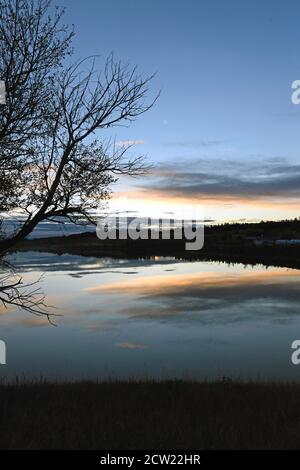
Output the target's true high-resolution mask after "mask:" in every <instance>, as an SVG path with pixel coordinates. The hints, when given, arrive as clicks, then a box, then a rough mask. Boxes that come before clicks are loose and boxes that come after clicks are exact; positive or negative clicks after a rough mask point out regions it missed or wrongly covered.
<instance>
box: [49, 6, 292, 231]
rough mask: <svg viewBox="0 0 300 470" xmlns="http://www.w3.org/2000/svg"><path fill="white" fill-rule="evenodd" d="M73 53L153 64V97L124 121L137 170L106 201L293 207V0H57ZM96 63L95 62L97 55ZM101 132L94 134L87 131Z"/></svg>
mask: <svg viewBox="0 0 300 470" xmlns="http://www.w3.org/2000/svg"><path fill="white" fill-rule="evenodd" d="M54 3H55V4H57V5H63V6H65V7H66V13H65V22H66V23H72V24H74V26H75V31H76V37H75V39H74V58H77V57H85V56H89V55H92V54H99V55H100V64H101V61H102V59H103V61H104V59H105V57H106V56H107V55H108V54H109V53H110V52H112V51H113V52H114V54H115V57H116V58H118V59H121V60H122V61H123V62H129V63H130V64H132V65H137V66H138V70H139V71H140V73H141V74H142V75H144V76H147V75H150V74H152V73H153V72H156V76H155V78H154V79H153V81H152V85H151V92H150V96H149V99H151V97H153V96H154V95H155V94H156V93H157V92H158V91H160V90H161V95H160V97H159V99H158V101H157V102H156V104H155V106H154V107H153V108H152V109H151V110H150V111H148V112H147V113H146V114H144V115H142V116H140V117H139V119H138V120H137V121H136V122H134V123H133V124H132V125H131V126H130V127H126V128H114V129H111V130H110V132H111V136H112V138H115V139H116V140H117V142H128V141H130V142H136V145H135V147H134V149H133V150H132V152H133V154H134V155H139V154H143V155H146V157H147V159H148V162H149V163H150V164H151V165H152V171H151V172H150V173H149V174H148V175H147V176H141V177H139V178H133V179H123V180H121V181H120V182H119V183H117V184H116V185H114V187H113V188H112V189H113V197H112V200H111V203H110V206H111V208H112V210H116V209H118V210H130V211H131V210H132V211H138V212H139V213H140V214H142V215H144V216H146V215H149V216H155V215H156V216H158V215H161V214H163V213H166V212H172V213H174V214H176V216H180V215H181V214H182V212H183V211H184V210H185V208H186V207H192V206H197V205H203V206H204V213H205V218H206V219H209V220H214V221H217V222H224V221H231V220H261V219H265V220H266V219H272V220H276V219H283V218H291V217H298V216H300V203H299V201H300V199H299V196H300V158H299V147H300V145H299V135H300V134H299V131H300V105H295V104H293V103H292V101H291V95H292V92H293V90H292V88H291V85H292V82H293V81H294V80H297V79H300V48H299V37H300V24H299V20H298V19H299V15H300V3H299V2H297V1H296V0H287V1H285V2H282V1H277V0H272V1H271V0H264V1H262V0H260V1H258V0H251V1H249V0H244V1H243V2H241V1H237V0H227V1H224V0H185V1H171V0H164V1H161V0H160V1H159V0H151V1H150V0H139V1H138V0H110V1H109V2H107V1H103V0H85V1H84V2H83V1H79V0H75V1H74V0H57V1H56V2H54ZM102 63H103V62H102ZM98 137H99V138H101V137H102V136H101V134H100V133H99V134H98Z"/></svg>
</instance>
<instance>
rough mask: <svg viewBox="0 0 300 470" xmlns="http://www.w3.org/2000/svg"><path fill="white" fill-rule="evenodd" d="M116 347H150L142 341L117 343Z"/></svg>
mask: <svg viewBox="0 0 300 470" xmlns="http://www.w3.org/2000/svg"><path fill="white" fill-rule="evenodd" d="M115 346H116V348H121V349H148V346H146V344H140V343H126V342H124V343H117V344H115Z"/></svg>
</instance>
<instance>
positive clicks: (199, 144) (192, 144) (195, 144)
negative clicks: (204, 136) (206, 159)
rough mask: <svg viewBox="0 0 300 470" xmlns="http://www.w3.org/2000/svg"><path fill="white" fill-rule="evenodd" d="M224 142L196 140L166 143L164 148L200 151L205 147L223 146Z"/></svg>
mask: <svg viewBox="0 0 300 470" xmlns="http://www.w3.org/2000/svg"><path fill="white" fill-rule="evenodd" d="M223 143H224V141H223V140H198V141H197V140H196V141H191V140H187V141H183V140H181V141H180V140H179V141H169V142H164V143H163V146H164V147H180V148H182V147H183V148H188V149H198V148H203V147H215V146H216V145H220V144H223Z"/></svg>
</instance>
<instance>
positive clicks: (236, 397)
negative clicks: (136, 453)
mask: <svg viewBox="0 0 300 470" xmlns="http://www.w3.org/2000/svg"><path fill="white" fill-rule="evenodd" d="M0 448H1V449H98V450H102V449H105V450H132V449H197V450H200V449H300V384H299V385H298V384H265V383H257V384H256V383H232V382H226V383H224V382H215V383H209V382H205V383H197V382H184V381H166V382H150V381H149V382H107V383H91V382H81V383H74V384H71V383H70V384H48V383H36V384H21V385H18V384H15V385H2V386H0Z"/></svg>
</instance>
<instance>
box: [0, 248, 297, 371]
mask: <svg viewBox="0 0 300 470" xmlns="http://www.w3.org/2000/svg"><path fill="white" fill-rule="evenodd" d="M39 260H40V261H39ZM14 261H15V262H16V263H19V268H20V267H21V268H22V270H23V272H24V278H27V279H31V278H32V277H34V276H35V277H36V276H38V275H39V274H40V270H42V271H44V272H45V273H46V274H45V278H44V283H43V289H44V290H45V292H47V294H48V298H47V302H49V303H51V304H54V305H56V306H57V307H58V308H57V311H58V313H61V314H63V317H60V318H59V320H58V325H59V327H58V328H52V327H49V325H48V324H47V321H45V320H44V319H43V318H38V319H37V318H34V317H32V316H30V315H28V314H27V315H26V313H24V312H18V311H11V312H9V314H5V315H3V314H2V313H1V312H0V321H1V327H2V328H1V339H5V340H6V342H7V348H8V361H7V362H8V364H7V366H5V368H4V367H2V368H1V369H0V373H2V374H4V375H6V376H8V377H11V376H13V375H15V374H22V373H25V374H26V375H27V376H28V375H29V376H32V375H40V374H42V375H44V376H49V377H55V378H58V379H59V378H66V377H67V378H82V377H92V378H95V377H100V378H101V377H108V376H109V377H112V376H118V377H132V376H139V377H140V376H143V377H144V376H148V377H149V376H154V377H166V376H167V377H169V376H171V377H175V376H176V377H187V376H188V377H216V376H222V375H230V376H236V375H239V376H243V377H249V376H250V377H257V376H261V377H264V378H278V377H279V378H293V379H296V380H297V379H298V377H300V368H299V369H298V368H297V367H296V366H293V365H291V362H290V353H291V350H290V345H291V342H292V341H293V340H294V339H297V336H298V337H299V338H300V312H299V300H300V290H299V287H300V271H298V270H293V269H284V268H269V269H266V268H264V267H262V266H258V267H253V268H250V267H247V268H245V266H243V265H232V266H227V265H225V264H222V263H213V262H179V261H177V260H175V259H173V258H168V259H164V258H158V259H150V260H112V259H109V258H102V259H95V258H83V257H80V256H68V255H65V256H57V255H49V254H46V253H42V254H28V253H27V254H26V255H24V254H20V255H18V256H17V257H16V259H15V260H14Z"/></svg>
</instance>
